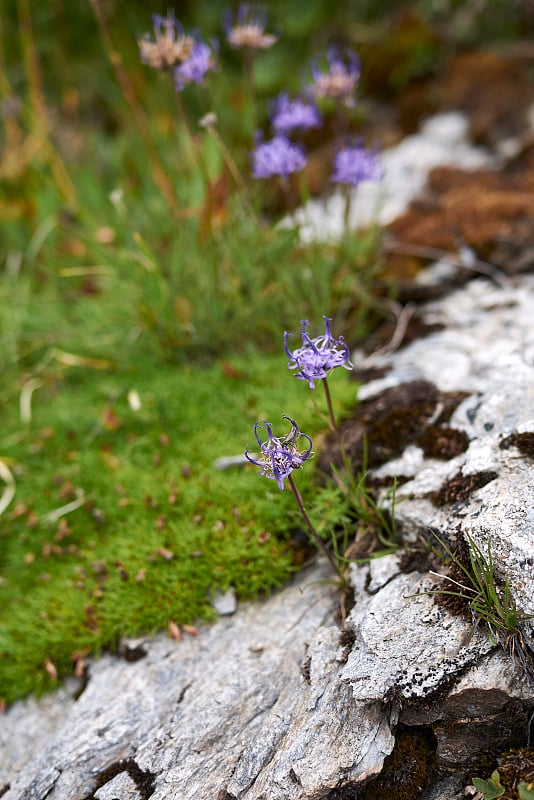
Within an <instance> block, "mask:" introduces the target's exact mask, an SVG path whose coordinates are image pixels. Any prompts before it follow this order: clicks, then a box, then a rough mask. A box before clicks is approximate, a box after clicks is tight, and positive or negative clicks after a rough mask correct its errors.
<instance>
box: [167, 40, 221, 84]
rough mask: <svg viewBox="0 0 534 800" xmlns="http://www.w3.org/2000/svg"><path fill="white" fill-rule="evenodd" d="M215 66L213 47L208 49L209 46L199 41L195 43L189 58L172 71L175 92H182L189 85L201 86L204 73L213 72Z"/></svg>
mask: <svg viewBox="0 0 534 800" xmlns="http://www.w3.org/2000/svg"><path fill="white" fill-rule="evenodd" d="M215 66H216V59H215V53H214V47H210V46H209V44H206V43H205V42H203V41H201V40H197V41H195V44H194V47H193V50H192V51H191V55H190V56H189V58H188V59H186V60H185V61H183V62H182V63H181V64H180V66H179V67H176V69H175V70H174V87H175V89H176V91H177V92H181V91H183V89H184V88H185V87H186V86H187V85H188V84H189V83H197V84H199V85H200V84H202V83H203V82H204V77H205V75H206V73H207V72H211V71H213V70H214V69H215Z"/></svg>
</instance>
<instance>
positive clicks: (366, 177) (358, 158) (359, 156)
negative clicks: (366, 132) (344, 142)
mask: <svg viewBox="0 0 534 800" xmlns="http://www.w3.org/2000/svg"><path fill="white" fill-rule="evenodd" d="M381 177H382V170H381V169H380V165H379V163H378V156H377V154H376V153H373V152H372V151H371V150H366V149H365V148H364V147H363V146H362V145H361V144H355V145H351V146H347V147H343V148H342V149H341V150H338V151H337V153H336V154H335V156H334V172H333V174H332V180H333V182H334V183H350V184H351V185H352V186H358V184H359V183H361V182H362V181H379V180H380V179H381Z"/></svg>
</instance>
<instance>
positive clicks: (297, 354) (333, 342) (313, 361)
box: [284, 317, 354, 389]
mask: <svg viewBox="0 0 534 800" xmlns="http://www.w3.org/2000/svg"><path fill="white" fill-rule="evenodd" d="M323 319H324V321H325V333H324V334H323V335H322V336H317V337H316V338H315V339H312V338H311V337H310V335H309V334H308V332H307V330H306V329H307V327H308V320H306V319H303V320H302V321H301V325H302V332H301V336H302V346H301V347H298V348H296V349H295V350H293V352H292V351H291V350H290V349H289V347H288V343H287V341H288V338H289V337H290V336H292V335H293V334H292V333H287V331H286V332H285V333H284V350H285V351H286V354H287V356H288V358H289V364H288V367H289V369H296V370H297V371H296V373H295V377H296V378H298V379H299V380H301V381H308V385H309V387H310V389H315V381H319V380H324V379H325V378H326V377H327V375H328V372H329V371H330V370H331V369H335V367H344V368H345V369H348V370H351V369H354V365H353V364H352V362H351V360H350V351H349V348H348V346H347V345H346V343H345V341H344V340H343V337H342V336H340V337H339V338H338V339H335V338H334V337H333V336H332V332H331V330H330V323H331V321H332V320H331V318H330V317H323Z"/></svg>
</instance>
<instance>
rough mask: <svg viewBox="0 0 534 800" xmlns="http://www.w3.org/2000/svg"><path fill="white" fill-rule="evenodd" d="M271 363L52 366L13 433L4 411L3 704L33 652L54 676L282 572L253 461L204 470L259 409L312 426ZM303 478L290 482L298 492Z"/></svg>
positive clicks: (298, 391) (245, 593)
mask: <svg viewBox="0 0 534 800" xmlns="http://www.w3.org/2000/svg"><path fill="white" fill-rule="evenodd" d="M285 362H286V359H285V356H284V355H283V353H282V354H281V355H279V356H274V357H270V358H266V357H264V356H259V355H251V356H250V358H249V359H244V358H241V359H236V360H235V361H232V369H230V368H229V364H228V363H226V364H220V363H217V364H214V365H213V366H212V367H210V368H206V369H200V368H199V367H193V366H184V367H174V368H169V367H167V366H157V365H153V364H151V363H150V362H149V361H146V360H145V361H143V362H140V363H138V364H137V366H136V368H135V369H133V370H125V371H123V372H102V371H96V370H88V369H84V370H81V369H80V370H78V371H75V370H67V371H65V372H64V374H63V376H62V377H57V376H54V377H51V378H50V380H47V381H46V382H44V385H42V386H41V387H40V388H39V389H36V391H35V392H34V395H33V398H32V418H31V424H30V425H28V426H27V427H26V428H25V429H22V430H21V429H20V428H19V421H18V413H17V412H18V408H17V406H16V405H15V403H12V404H10V405H9V406H8V408H7V412H8V413H7V415H6V417H7V419H6V424H5V427H4V437H3V443H2V454H3V459H4V461H5V463H6V464H7V465H8V467H9V469H10V470H11V472H12V474H13V475H14V477H15V480H16V482H17V493H16V497H15V499H14V501H13V502H12V504H11V506H10V507H9V509H8V510H7V511H6V512H5V513H4V518H3V531H2V548H1V551H0V570H1V575H2V577H1V580H0V606H1V607H2V609H4V613H3V615H2V619H1V620H0V695H1V696H2V697H3V698H4V699H6V700H7V701H11V700H13V699H15V698H17V697H20V696H21V695H23V694H25V693H27V692H30V691H35V692H37V693H39V692H41V691H43V690H46V689H49V688H51V687H52V686H53V685H54V682H55V681H54V677H53V675H52V676H51V674H50V668H49V669H48V670H47V668H46V664H47V659H48V660H49V661H50V662H52V664H53V665H54V667H55V669H56V670H57V672H58V674H59V675H60V676H62V675H66V674H69V673H70V672H72V670H73V668H74V664H75V660H76V654H79V653H88V652H96V653H98V652H99V651H101V650H102V649H103V648H109V647H115V646H116V644H117V642H118V640H119V638H120V637H121V636H125V635H131V636H137V635H139V634H142V633H146V632H154V631H157V630H159V629H161V628H165V627H166V626H167V624H168V622H169V621H170V620H173V621H174V622H175V623H177V624H182V623H191V622H192V621H194V620H195V619H199V618H200V619H210V618H211V617H212V616H213V612H212V609H211V606H210V604H209V600H208V593H209V591H210V590H212V589H214V588H215V587H220V588H222V589H225V588H227V587H228V586H230V585H232V586H233V587H235V589H236V591H237V594H238V596H239V597H240V598H255V597H258V595H259V594H260V593H262V592H265V591H269V590H271V589H273V588H274V587H276V586H280V585H281V584H282V583H283V582H284V581H285V580H286V579H287V578H288V576H289V575H290V574H291V572H292V570H293V568H294V567H293V552H292V549H291V547H290V546H289V544H288V542H289V538H290V533H291V528H292V526H293V525H296V526H299V527H300V525H299V523H298V522H297V521H296V519H297V515H296V507H294V503H293V499H292V497H291V495H290V493H289V492H280V491H279V490H278V488H277V486H276V484H275V483H274V482H272V481H268V480H266V479H264V478H261V477H259V476H258V474H257V470H256V469H255V468H253V467H248V466H247V467H240V468H234V469H232V470H226V471H220V470H218V469H216V468H215V467H214V462H215V460H216V459H217V458H219V457H221V456H228V455H236V454H240V453H242V452H243V450H244V448H245V445H246V444H247V443H248V444H249V445H250V446H251V447H252V446H253V445H254V437H253V431H252V425H253V423H254V422H255V421H256V419H258V418H260V417H265V418H267V419H269V420H270V421H272V422H273V424H274V426H275V427H276V426H277V425H278V424H280V425H283V424H284V423H283V422H282V420H281V415H282V413H287V414H289V415H291V416H292V417H294V418H296V419H297V420H298V421H299V424H300V425H301V427H302V428H303V429H304V430H305V431H307V432H309V433H310V434H311V435H314V434H315V433H316V432H317V431H318V430H319V429H320V428H321V427H322V426H323V420H322V409H321V408H320V406H316V405H315V403H316V402H319V401H320V400H321V399H322V397H320V398H319V397H318V396H317V393H313V392H309V391H308V389H307V387H306V386H305V385H304V384H303V383H302V382H300V381H296V380H295V379H294V377H293V376H292V374H291V373H289V372H288V371H287V369H286V366H285ZM347 378H348V376H346V374H344V375H339V376H333V378H332V380H333V382H334V384H335V386H336V388H335V393H336V395H335V396H336V397H339V398H340V399H341V398H342V397H343V396H345V397H346V398H348V397H349V396H350V395H351V394H353V391H354V389H353V388H352V387H351V385H350V383H349V381H348V379H347ZM132 391H135V392H136V393H137V396H138V397H139V400H140V403H141V406H140V408H138V409H137V410H136V403H135V402H133V401H132V394H131V392H132ZM134 397H135V396H134ZM129 398H130V400H129ZM132 405H133V407H132ZM313 472H314V470H313V465H312V464H310V465H309V468H307V469H306V470H302V472H301V473H300V474H299V475H298V476H297V480H298V483H299V486H300V488H301V490H302V491H303V493H304V494H305V495H307V494H308V493H309V492H310V487H311V483H312V481H313ZM69 504H72V505H73V510H71V511H68V507H69ZM76 506H77V507H76ZM310 510H311V509H310Z"/></svg>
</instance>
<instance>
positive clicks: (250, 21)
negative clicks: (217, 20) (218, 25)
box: [224, 3, 278, 50]
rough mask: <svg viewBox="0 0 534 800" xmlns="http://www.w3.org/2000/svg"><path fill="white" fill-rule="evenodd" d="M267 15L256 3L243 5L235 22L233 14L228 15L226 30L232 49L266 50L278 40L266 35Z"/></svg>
mask: <svg viewBox="0 0 534 800" xmlns="http://www.w3.org/2000/svg"><path fill="white" fill-rule="evenodd" d="M266 25H267V14H266V12H265V11H264V9H263V8H262V6H260V5H258V4H256V3H241V5H240V6H239V9H238V12H237V17H236V20H235V22H234V21H233V15H232V14H231V12H230V13H229V14H226V20H225V23H224V28H225V31H226V38H227V40H228V44H229V45H230V46H231V47H235V48H238V49H239V48H242V47H248V48H249V49H250V50H265V49H267V48H268V47H272V45H273V44H275V42H276V41H277V40H278V37H277V36H274V35H273V34H271V33H265V27H266Z"/></svg>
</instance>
